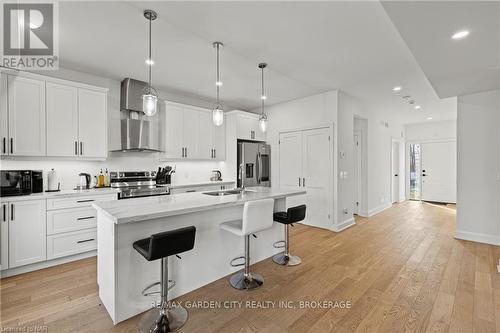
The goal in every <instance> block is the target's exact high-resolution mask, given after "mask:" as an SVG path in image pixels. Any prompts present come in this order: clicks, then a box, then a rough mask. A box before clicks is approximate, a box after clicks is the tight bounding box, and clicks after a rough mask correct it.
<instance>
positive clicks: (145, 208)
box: [92, 187, 306, 224]
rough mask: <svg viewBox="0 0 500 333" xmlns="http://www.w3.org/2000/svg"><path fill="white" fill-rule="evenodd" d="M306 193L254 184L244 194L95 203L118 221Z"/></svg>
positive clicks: (151, 198)
mask: <svg viewBox="0 0 500 333" xmlns="http://www.w3.org/2000/svg"><path fill="white" fill-rule="evenodd" d="M301 194H306V191H305V190H291V189H283V188H275V187H252V188H250V189H249V191H247V192H245V193H244V194H233V195H225V196H211V195H206V194H203V192H194V193H181V194H173V195H165V196H156V197H146V198H135V199H125V200H117V201H106V202H96V203H93V204H92V205H93V206H94V207H95V208H96V209H98V210H101V211H103V212H104V213H105V214H106V215H108V216H109V217H110V218H111V219H112V220H114V222H115V224H122V223H128V222H137V221H144V220H151V219H155V218H162V217H167V216H175V215H182V214H187V213H194V212H199V211H204V210H210V209H217V208H223V207H229V206H236V205H242V204H244V203H245V202H246V201H252V200H259V199H266V198H273V199H276V198H283V197H289V196H295V195H301Z"/></svg>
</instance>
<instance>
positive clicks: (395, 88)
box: [392, 86, 403, 91]
mask: <svg viewBox="0 0 500 333" xmlns="http://www.w3.org/2000/svg"><path fill="white" fill-rule="evenodd" d="M401 89H403V88H401V87H400V86H396V87H394V88H392V91H401Z"/></svg>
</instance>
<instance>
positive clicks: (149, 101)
mask: <svg viewBox="0 0 500 333" xmlns="http://www.w3.org/2000/svg"><path fill="white" fill-rule="evenodd" d="M144 17H145V18H146V19H147V20H148V21H149V44H148V51H149V53H148V58H147V59H146V64H147V65H148V85H147V86H146V87H145V88H144V90H143V91H142V111H143V112H144V114H145V115H146V116H148V117H152V116H154V115H155V114H156V111H157V109H158V92H157V91H156V89H155V88H154V87H153V86H152V85H151V67H152V66H153V64H154V61H153V58H151V22H152V21H154V20H156V18H157V17H158V14H157V13H156V12H155V11H153V10H151V9H146V10H145V11H144Z"/></svg>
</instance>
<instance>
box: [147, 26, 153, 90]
mask: <svg viewBox="0 0 500 333" xmlns="http://www.w3.org/2000/svg"><path fill="white" fill-rule="evenodd" d="M148 20H149V59H148V62H149V64H148V83H149V88H150V89H151V80H152V75H151V66H152V65H153V64H152V61H153V59H151V21H152V20H151V17H150V18H149V19H148Z"/></svg>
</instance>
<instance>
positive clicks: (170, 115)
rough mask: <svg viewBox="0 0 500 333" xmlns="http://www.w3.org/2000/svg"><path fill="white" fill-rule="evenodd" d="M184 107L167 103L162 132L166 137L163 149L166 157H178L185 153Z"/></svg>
mask: <svg viewBox="0 0 500 333" xmlns="http://www.w3.org/2000/svg"><path fill="white" fill-rule="evenodd" d="M183 114H184V112H183V108H182V107H180V106H177V105H169V104H167V105H166V108H165V119H163V122H164V124H165V126H164V127H163V129H162V131H161V133H162V136H163V138H164V140H163V141H164V144H163V150H164V152H165V153H164V157H165V158H173V159H178V158H182V157H183V155H184V146H183V144H182V139H183V137H182V136H183V132H184V131H183V126H182V122H183Z"/></svg>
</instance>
